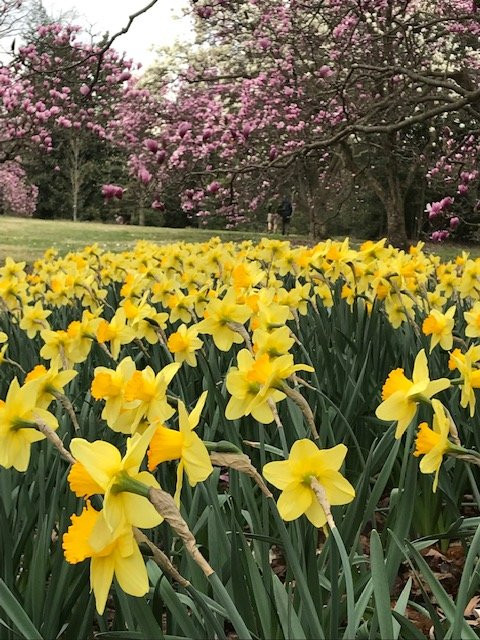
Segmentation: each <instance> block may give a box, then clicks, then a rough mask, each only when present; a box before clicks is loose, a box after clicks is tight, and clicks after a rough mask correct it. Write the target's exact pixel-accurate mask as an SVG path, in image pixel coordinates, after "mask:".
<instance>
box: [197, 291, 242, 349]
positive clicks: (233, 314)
mask: <svg viewBox="0 0 480 640" xmlns="http://www.w3.org/2000/svg"><path fill="white" fill-rule="evenodd" d="M250 315H251V311H250V309H249V307H247V306H246V305H243V304H238V303H237V297H236V293H235V290H234V289H230V290H229V291H228V292H227V293H226V294H225V296H224V297H223V298H222V299H219V298H214V299H213V300H210V302H209V303H208V305H207V307H206V309H205V313H204V317H205V319H204V320H202V321H201V322H200V323H199V324H198V325H197V329H198V332H199V333H207V334H210V335H211V336H212V338H213V341H214V342H215V345H216V346H217V347H218V348H219V349H220V351H228V350H229V349H230V348H231V346H232V344H234V343H235V344H241V343H242V342H243V338H242V336H241V335H240V334H239V333H237V332H236V331H234V330H233V329H231V328H230V327H229V326H228V325H229V323H238V324H245V322H246V321H247V320H248V319H249V317H250Z"/></svg>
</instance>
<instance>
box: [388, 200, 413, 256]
mask: <svg viewBox="0 0 480 640" xmlns="http://www.w3.org/2000/svg"><path fill="white" fill-rule="evenodd" d="M392 196H393V197H392ZM384 204H385V209H386V212H387V238H388V240H389V242H390V243H391V244H393V246H394V247H397V248H398V249H408V247H409V242H408V238H407V230H406V227H405V205H404V202H403V199H402V198H400V197H398V194H395V195H393V194H390V197H387V198H386V199H385V200H384Z"/></svg>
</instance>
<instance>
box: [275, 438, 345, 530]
mask: <svg viewBox="0 0 480 640" xmlns="http://www.w3.org/2000/svg"><path fill="white" fill-rule="evenodd" d="M346 454H347V447H346V446H345V445H343V444H339V445H337V446H336V447H332V448H331V449H318V448H317V446H316V445H315V444H314V443H313V442H312V441H311V440H306V439H303V440H297V441H296V442H295V443H294V444H293V446H292V449H291V451H290V455H289V458H288V460H283V461H279V462H269V463H268V464H266V465H265V466H264V467H263V475H264V476H265V478H266V479H267V480H268V482H270V483H271V484H273V485H274V486H275V487H277V489H281V491H282V493H281V494H280V497H279V499H278V502H277V506H278V511H279V513H280V515H281V517H282V518H283V519H284V520H286V521H290V520H295V519H296V518H299V517H300V516H301V515H302V514H305V515H306V516H307V518H308V519H309V520H310V522H311V523H312V524H313V525H314V526H315V527H322V526H323V525H324V524H325V523H326V521H327V519H326V517H325V512H324V510H323V508H322V507H321V506H320V504H319V502H318V501H317V499H316V496H315V493H314V491H313V490H312V488H311V486H310V483H311V479H312V478H315V479H316V480H317V481H318V482H319V483H320V484H321V485H322V487H323V489H324V490H325V493H326V496H327V499H328V502H329V503H330V504H331V505H339V504H347V503H349V502H351V501H352V500H353V499H354V497H355V489H354V488H353V487H352V485H351V484H350V483H349V482H348V480H346V479H345V478H344V477H343V476H342V474H341V473H340V471H339V469H340V467H341V466H342V464H343V461H344V459H345V456H346Z"/></svg>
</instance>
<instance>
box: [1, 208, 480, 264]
mask: <svg viewBox="0 0 480 640" xmlns="http://www.w3.org/2000/svg"><path fill="white" fill-rule="evenodd" d="M265 235H266V234H265V233H252V232H248V231H223V230H214V229H212V230H204V229H190V228H187V229H170V228H167V227H135V226H129V225H116V224H102V223H98V222H70V221H69V220H32V219H28V218H27V219H25V218H11V217H7V216H0V262H3V260H4V259H5V258H6V257H7V256H10V257H12V258H14V259H15V260H27V261H32V260H35V259H36V258H38V257H40V256H42V255H43V253H44V251H45V250H46V249H48V248H50V247H54V248H55V249H57V250H58V252H59V253H60V254H65V253H68V252H69V251H76V250H79V249H82V248H83V247H84V246H85V245H88V244H93V243H94V242H98V244H99V245H100V246H101V247H102V248H105V249H109V250H111V251H123V250H125V249H129V248H131V247H133V246H134V245H135V244H136V243H137V242H138V240H151V241H152V242H157V243H161V244H165V243H171V242H180V241H183V242H204V241H206V240H208V239H209V238H211V237H213V236H219V237H220V238H221V239H222V240H223V241H230V240H233V241H241V240H246V239H248V240H253V241H258V240H260V239H261V238H262V237H264V236H265ZM270 237H276V238H282V237H283V236H270ZM285 238H286V239H288V240H290V241H291V242H293V243H295V244H310V243H311V240H310V239H309V237H308V236H306V235H304V236H302V235H289V236H285ZM357 242H358V241H357ZM357 242H353V244H354V245H356V244H357ZM428 249H429V250H431V251H434V252H435V253H439V254H440V255H442V257H443V258H445V259H450V258H452V257H454V256H455V255H457V254H458V253H459V252H461V251H462V250H465V249H466V247H462V246H459V245H431V246H429V247H428ZM468 250H469V251H470V252H471V254H472V256H473V257H478V256H480V247H477V246H474V247H468Z"/></svg>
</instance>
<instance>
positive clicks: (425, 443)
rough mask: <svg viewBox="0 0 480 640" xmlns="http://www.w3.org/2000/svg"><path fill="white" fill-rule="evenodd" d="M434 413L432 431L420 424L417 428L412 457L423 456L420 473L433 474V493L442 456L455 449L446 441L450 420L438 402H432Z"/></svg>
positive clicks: (425, 424) (436, 484) (423, 423)
mask: <svg viewBox="0 0 480 640" xmlns="http://www.w3.org/2000/svg"><path fill="white" fill-rule="evenodd" d="M432 407H433V411H434V416H433V429H430V427H429V426H428V425H427V423H426V422H422V423H421V424H420V425H419V426H418V433H417V439H416V441H415V451H414V452H413V455H414V456H423V458H422V459H421V461H420V471H421V472H422V473H434V472H435V479H434V481H433V491H434V493H435V491H436V490H437V486H438V474H439V472H440V465H441V464H442V461H443V456H444V455H445V454H446V453H447V452H448V451H449V450H451V449H453V448H457V449H458V447H454V445H453V444H452V443H451V442H450V441H449V440H448V435H449V433H450V418H449V417H448V416H447V414H446V412H445V409H444V407H443V405H442V403H441V402H440V401H439V400H435V399H434V400H432Z"/></svg>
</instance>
